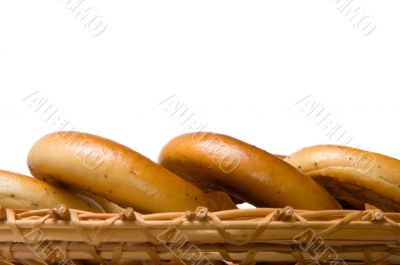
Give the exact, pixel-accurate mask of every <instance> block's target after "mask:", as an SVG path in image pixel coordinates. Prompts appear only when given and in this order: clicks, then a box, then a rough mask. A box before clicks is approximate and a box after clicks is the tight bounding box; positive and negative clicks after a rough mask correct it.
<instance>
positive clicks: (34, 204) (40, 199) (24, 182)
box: [0, 170, 100, 212]
mask: <svg viewBox="0 0 400 265" xmlns="http://www.w3.org/2000/svg"><path fill="white" fill-rule="evenodd" d="M60 204H64V205H66V206H67V207H69V208H73V209H79V210H84V211H91V212H99V211H100V210H99V209H98V208H96V207H94V206H93V205H91V204H88V203H87V202H85V201H84V200H82V199H80V198H79V197H77V196H75V195H74V194H73V193H72V192H69V191H66V190H64V189H61V188H58V187H54V186H52V185H50V184H48V183H46V182H43V181H40V180H38V179H34V178H31V177H28V176H25V175H21V174H17V173H13V172H9V171H5V170H0V205H1V206H2V207H6V208H11V209H29V210H30V209H32V210H36V209H44V208H54V207H57V206H59V205H60Z"/></svg>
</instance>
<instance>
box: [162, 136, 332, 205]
mask: <svg viewBox="0 0 400 265" xmlns="http://www.w3.org/2000/svg"><path fill="white" fill-rule="evenodd" d="M159 162H160V164H161V165H163V166H164V167H166V168H167V169H169V170H171V171H172V172H174V173H176V174H177V175H179V176H182V177H184V178H186V179H187V180H189V181H191V182H193V183H195V184H196V185H197V186H199V187H201V188H202V189H205V190H223V191H226V192H227V193H228V194H230V195H232V196H234V197H239V198H240V199H242V200H244V201H247V202H250V203H252V204H254V205H256V206H272V207H284V206H287V205H290V206H292V207H295V208H299V209H311V210H320V209H338V208H340V206H339V205H338V203H337V202H336V200H335V199H334V198H333V197H332V196H331V195H330V194H329V193H328V192H327V191H325V190H324V189H323V188H322V187H321V186H320V185H318V184H317V183H316V182H315V181H313V180H312V179H311V178H309V177H307V176H305V175H303V174H301V173H300V172H298V171H297V170H296V169H295V168H293V167H292V166H290V165H289V164H288V163H286V162H284V161H282V160H281V159H279V158H277V157H275V156H274V155H271V154H269V153H267V152H266V151H264V150H261V149H259V148H257V147H255V146H252V145H249V144H247V143H245V142H242V141H240V140H237V139H235V138H232V137H230V136H226V135H221V134H214V133H206V132H197V133H189V134H184V135H181V136H178V137H176V138H174V139H172V140H171V141H170V142H169V143H167V144H166V145H165V146H164V148H163V149H162V151H161V153H160V156H159Z"/></svg>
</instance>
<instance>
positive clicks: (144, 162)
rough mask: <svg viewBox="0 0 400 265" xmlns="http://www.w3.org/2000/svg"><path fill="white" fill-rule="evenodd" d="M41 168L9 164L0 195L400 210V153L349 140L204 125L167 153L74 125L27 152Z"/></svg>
mask: <svg viewBox="0 0 400 265" xmlns="http://www.w3.org/2000/svg"><path fill="white" fill-rule="evenodd" d="M28 167H29V170H30V172H31V174H32V176H33V177H34V178H31V177H28V176H24V175H20V174H16V173H12V172H8V171H0V182H1V185H0V194H1V197H0V205H2V206H3V207H7V208H13V209H40V208H52V207H56V206H58V205H59V204H65V205H66V206H68V207H70V208H74V209H80V210H84V211H91V212H120V211H121V210H122V208H123V207H132V208H134V209H135V210H136V211H138V212H142V213H154V212H171V211H186V210H194V209H196V208H197V207H199V206H206V207H208V209H209V210H210V211H220V210H227V209H233V208H235V207H236V205H237V204H238V203H241V202H248V203H250V204H252V205H254V206H255V207H285V206H288V205H289V206H292V207H293V208H296V209H305V210H325V209H341V208H346V209H364V208H365V207H377V208H379V209H381V210H383V211H400V161H399V160H397V159H395V158H391V157H388V156H385V155H381V154H377V153H372V152H368V151H363V150H360V149H355V148H351V147H345V146H335V145H319V146H312V147H308V148H304V149H301V150H299V151H297V152H295V153H293V154H291V155H288V156H279V155H273V154H270V153H268V152H267V151H264V150H262V149H260V148H257V147H255V146H253V145H251V144H248V143H245V142H243V141H240V140H238V139H235V138H233V137H230V136H227V135H222V134H216V133H208V132H196V133H188V134H184V135H180V136H178V137H176V138H174V139H172V140H171V141H170V142H168V143H167V144H166V145H165V146H164V147H163V148H162V150H161V152H160V155H159V161H158V163H156V162H153V161H151V160H150V159H148V158H146V157H144V156H143V155H141V154H139V153H137V152H135V151H134V150H132V149H130V148H128V147H126V146H124V145H122V144H119V143H116V142H114V141H112V140H109V139H105V138H102V137H100V136H95V135H91V134H87V133H81V132H75V131H65V132H55V133H51V134H48V135H46V136H44V137H42V138H41V139H39V140H38V141H37V142H36V143H35V144H34V145H33V146H32V148H31V150H30V152H29V155H28Z"/></svg>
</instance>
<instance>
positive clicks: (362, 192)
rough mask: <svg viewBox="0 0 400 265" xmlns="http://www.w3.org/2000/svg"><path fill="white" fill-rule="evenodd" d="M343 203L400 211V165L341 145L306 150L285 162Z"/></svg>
mask: <svg viewBox="0 0 400 265" xmlns="http://www.w3.org/2000/svg"><path fill="white" fill-rule="evenodd" d="M285 160H286V161H287V162H288V163H290V164H291V165H293V166H294V167H296V168H297V169H298V170H300V171H301V172H303V173H304V174H306V175H308V176H310V177H313V178H314V179H315V180H316V181H317V182H319V183H320V184H321V185H323V186H324V187H325V188H326V189H328V190H329V191H330V192H331V193H332V194H333V195H334V196H335V197H337V198H339V199H344V200H346V198H348V199H349V200H350V199H352V200H356V201H357V200H359V201H362V202H366V203H368V204H372V205H374V206H376V207H378V208H380V209H381V210H384V211H400V161H399V160H397V159H395V158H392V157H389V156H385V155H381V154H377V153H373V152H368V151H364V150H360V149H356V148H351V147H346V146H338V145H317V146H311V147H307V148H303V149H301V150H299V151H297V152H295V153H294V154H291V155H290V156H288V157H287V158H286V159H285Z"/></svg>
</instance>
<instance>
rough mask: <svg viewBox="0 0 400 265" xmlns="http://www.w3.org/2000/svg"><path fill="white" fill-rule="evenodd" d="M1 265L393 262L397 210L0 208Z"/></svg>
mask: <svg viewBox="0 0 400 265" xmlns="http://www.w3.org/2000/svg"><path fill="white" fill-rule="evenodd" d="M0 219H1V221H0V260H1V261H0V263H1V264H48V263H58V264H74V263H75V264H79V262H84V261H92V262H96V263H103V264H121V263H125V264H127V263H128V264H137V262H139V264H141V263H146V264H160V263H174V262H182V263H188V264H189V263H190V264H196V265H203V264H208V263H210V264H211V263H214V262H216V261H221V260H225V261H229V262H233V263H238V264H255V263H257V262H291V263H298V264H337V265H340V264H378V263H380V262H383V261H385V262H388V263H383V264H389V263H393V264H400V250H399V247H400V213H382V212H381V211H380V210H368V211H350V210H331V211H303V210H293V209H292V208H291V207H286V208H283V209H271V208H258V209H240V210H239V209H238V210H229V211H221V212H213V213H211V212H208V211H207V209H206V208H202V207H200V208H198V209H197V210H196V211H195V212H176V213H157V214H147V215H142V214H140V213H137V212H134V211H133V210H132V209H131V208H127V209H125V210H124V211H123V212H122V213H120V214H104V213H90V212H84V211H78V210H73V209H67V208H66V207H65V206H60V207H58V208H54V209H43V210H35V211H25V210H11V209H1V210H0Z"/></svg>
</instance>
